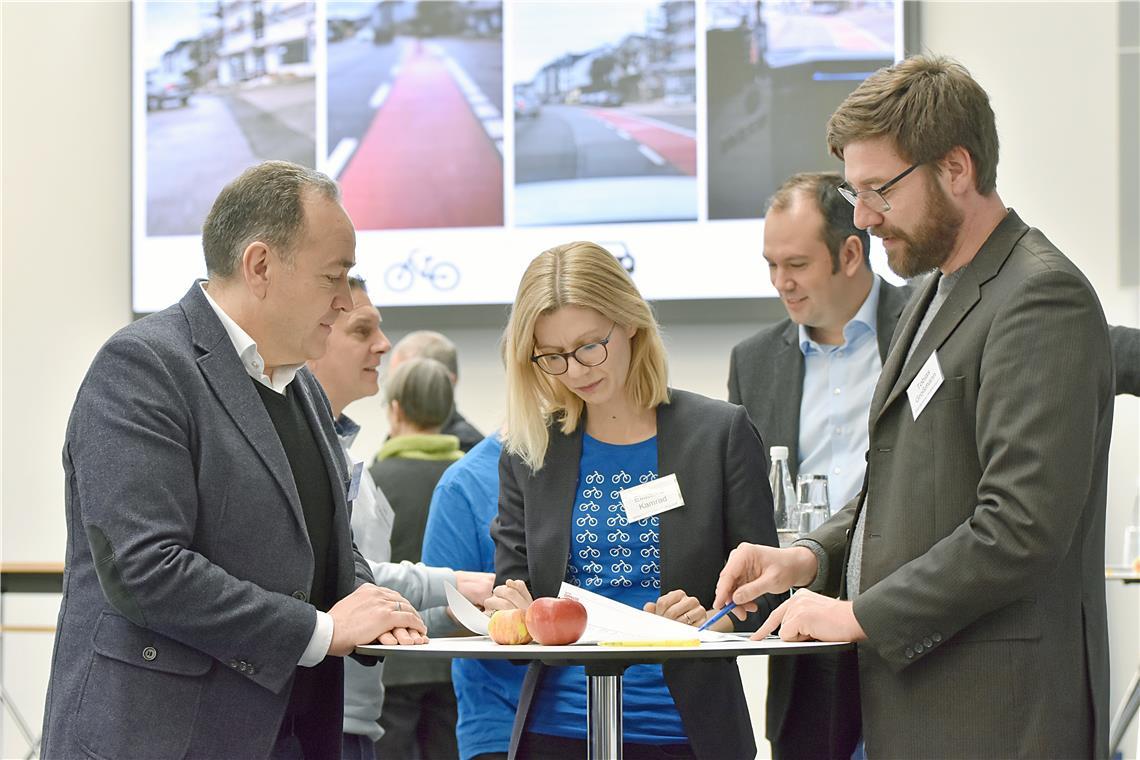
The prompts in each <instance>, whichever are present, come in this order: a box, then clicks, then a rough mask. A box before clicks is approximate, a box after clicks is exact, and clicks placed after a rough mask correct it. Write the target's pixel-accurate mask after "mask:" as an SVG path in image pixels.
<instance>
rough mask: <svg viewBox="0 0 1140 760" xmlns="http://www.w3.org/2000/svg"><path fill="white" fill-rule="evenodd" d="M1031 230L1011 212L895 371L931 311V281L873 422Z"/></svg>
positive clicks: (934, 284)
mask: <svg viewBox="0 0 1140 760" xmlns="http://www.w3.org/2000/svg"><path fill="white" fill-rule="evenodd" d="M1028 230H1029V227H1027V226H1026V224H1025V223H1024V222H1022V221H1021V219H1020V218H1019V217H1018V216H1017V214H1016V213H1015V212H1014V211H1012V210H1010V211H1009V212H1007V213H1006V216H1005V218H1004V219H1003V220H1002V221H1001V222H1000V223H999V224H998V226H997V227H995V228H994V231H993V232H992V233H990V236H989V237H988V238H987V239H986V242H985V243H983V244H982V247H981V248H980V249H979V250H978V253H977V255H976V256H974V259H973V261H971V262H970V263H969V264H967V265H966V268H965V269H964V270H963V271H962V278H961V279H960V280H958V283H957V284H956V285H955V286H954V289H953V290H952V291H951V292H950V295H949V296H948V297H947V299H946V301H945V302H944V303H943V304H942V307H941V308H940V309H939V310H938V313H937V314H936V315H935V316H934V319H933V320H932V321H931V322H930V326H929V327H927V329H926V332H925V333H924V334H923V336H922V339H921V340H920V341H919V343H918V346H917V347H916V348H915V350H914V352H913V353H912V354H911V357H910V361H907V362H906V363H905V366H902V367H901V369H898V370H896V369H895V365H899V364H902V363H903V360H904V359H905V358H906V354H907V352H908V349H909V348H910V344H911V342H912V341H913V340H914V333H915V332H916V331H917V330H918V325H919V323H921V322H922V317H923V315H924V314H925V313H926V310H927V308H929V306H930V301H931V299H932V298H933V296H934V292H935V290H936V289H937V283H938V280H939V278H937V277H931V278H930V280H931V281H930V282H929V283H927V285H926V287H925V288H924V290H923V292H922V297H921V298H919V299H917V301H916V303H917V304H919V305H921V308H916V309H914V310H913V311H912V312H911V313H910V317H909V319H908V320H907V324H906V327H905V328H904V329H905V332H904V333H903V334H902V335H901V336H900V338H899V341H898V342H897V343H896V344H895V346H894V350H893V352H892V354H891V356H890V357H889V362H890V364H891V365H892V371H893V372H894V371H897V372H898V377H897V378H895V379H893V380H892V381H891V382H890V383H889V385H886V386H885V387H886V388H887V389H889V392H887V393H886V396H885V397H884V398H882V403H881V404H878V403H876V402H878V401H879V400H880V399H879V396H880V392H881V391H883V390H884V383H882V382H880V383H879V385H878V386H877V387H876V388H875V399H873V400H872V402H871V409H872V414H873V416H872V420H875V419H878V417H879V416H880V415H882V413H883V412H884V411H885V410H886V409H887V407H889V406H890V405H891V404H893V403H894V402H895V400H896V399H898V398H899V396H901V395H902V393H903V391H904V390H906V388H907V387H909V386H910V383H911V381H913V380H914V378H915V376H916V375H918V372H919V370H920V369H921V368H922V365H923V364H925V363H926V361H927V360H928V359H929V358H930V355H931V354H932V353H933V352H934V351H937V350H938V348H940V347H941V346H942V344H943V343H945V342H946V339H947V338H949V337H950V335H951V334H952V333H953V332H954V330H955V329H956V328H957V327H958V325H959V324H961V322H962V320H963V319H965V317H966V315H967V314H969V313H970V310H971V309H973V308H974V305H975V304H977V302H978V301H979V300H980V299H981V288H982V285H983V284H985V283H986V282H988V281H989V280H990V279H992V278H993V277H994V276H995V275H996V274H997V273H998V271H1000V270H1001V267H1002V265H1003V264H1005V260H1006V259H1007V258H1009V254H1010V252H1011V251H1012V250H1013V247H1014V245H1016V244H1017V241H1018V240H1020V239H1021V237H1022V236H1023V235H1025V233H1026V232H1027V231H1028ZM893 372H892V375H888V374H887V368H886V367H883V377H884V378H890V377H893Z"/></svg>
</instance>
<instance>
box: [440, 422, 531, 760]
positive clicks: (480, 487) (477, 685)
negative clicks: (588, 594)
mask: <svg viewBox="0 0 1140 760" xmlns="http://www.w3.org/2000/svg"><path fill="white" fill-rule="evenodd" d="M502 451H503V442H502V440H501V439H500V438H499V434H498V433H497V432H496V433H494V434H493V435H490V436H488V437H486V438H484V439H483V440H482V441H480V442H479V443H478V444H476V445H475V447H474V448H472V449H471V451H470V452H469V453H468V454H467V455H466V456H464V457H463V458H462V459H460V460H459V461H458V462H456V463H455V464H453V465H451V466H450V467H448V468H447V470H446V471H444V473H443V477H441V478H440V480H439V483H438V484H436V487H435V492H434V493H433V494H432V498H431V507H430V509H429V512H428V521H427V528H426V529H425V530H424V546H423V555H422V557H421V558H422V560H423V561H424V562H425V563H430V564H434V563H441V565H442V566H444V567H451V568H455V569H456V570H468V571H483V572H492V573H493V572H494V571H495V544H494V541H492V540H491V520H493V519H494V518H495V515H496V514H498V511H499V456H500V455H501V454H502ZM525 672H526V670H525V668H523V667H522V666H519V665H512V664H510V663H509V662H506V661H504V660H460V659H456V660H453V661H452V663H451V683H452V686H453V687H454V689H455V698H456V701H457V702H458V704H459V722H458V724H457V726H456V731H455V732H456V738H457V739H458V741H459V756H460V758H462V760H492V759H493V758H505V757H506V756H507V748H508V746H509V745H510V741H511V723H512V722H513V721H514V719H515V708H516V707H517V706H518V701H519V687H520V686H521V685H522V679H523V675H524V673H525Z"/></svg>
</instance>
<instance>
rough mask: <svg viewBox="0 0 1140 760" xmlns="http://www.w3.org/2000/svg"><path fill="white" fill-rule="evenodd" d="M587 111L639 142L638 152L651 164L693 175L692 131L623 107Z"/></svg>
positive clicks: (693, 148)
mask: <svg viewBox="0 0 1140 760" xmlns="http://www.w3.org/2000/svg"><path fill="white" fill-rule="evenodd" d="M589 112H590V115H591V116H593V117H594V118H595V119H597V120H598V121H600V122H602V123H610V124H613V125H614V126H615V127H616V128H617V134H618V135H619V136H621V137H623V138H624V139H627V140H632V141H633V142H634V143H636V144H637V145H639V146H640V147H639V148H638V150H639V151H640V152H641V154H642V155H643V156H645V157H646V158H647V159H649V160H650V161H652V162H653V163H654V164H656V165H658V166H663V165H665V164H668V165H671V166H673V167H674V168H675V169H676V170H677V171H679V172H680V173H681V174H684V175H687V176H690V177H695V176H697V149H696V137H695V135H694V133H693V132H692V131H690V130H686V129H683V128H680V127H675V126H674V125H668V126H666V125H665V124H663V123H662V122H660V121H658V120H657V119H651V118H647V117H644V116H641V115H638V114H635V113H631V112H629V111H626V110H624V109H611V108H591V109H589ZM642 148H644V149H645V150H642ZM646 151H649V152H646ZM650 154H652V155H650Z"/></svg>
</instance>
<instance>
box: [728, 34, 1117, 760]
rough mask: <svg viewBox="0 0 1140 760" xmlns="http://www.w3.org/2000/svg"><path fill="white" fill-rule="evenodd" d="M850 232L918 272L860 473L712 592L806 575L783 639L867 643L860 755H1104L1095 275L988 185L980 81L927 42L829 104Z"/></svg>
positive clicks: (986, 115) (745, 596) (878, 391)
mask: <svg viewBox="0 0 1140 760" xmlns="http://www.w3.org/2000/svg"><path fill="white" fill-rule="evenodd" d="M827 137H828V144H829V146H830V148H831V151H832V153H833V154H834V155H835V156H836V157H838V158H840V159H842V160H843V161H844V169H845V175H846V183H845V185H844V187H843V194H844V196H845V197H847V199H848V200H849V201H850V202H852V203H853V204H854V220H855V224H856V226H858V227H860V228H863V229H867V230H868V231H869V232H870V233H871V234H872V235H875V236H877V237H879V238H881V239H882V241H883V245H884V247H885V248H886V251H887V256H888V260H889V263H890V265H891V267H892V269H894V270H895V271H896V272H898V273H899V274H901V275H904V276H908V277H911V276H916V275H920V274H925V273H927V272H929V275H927V276H926V277H925V279H924V280H923V281H922V282H921V283H919V284H918V292H917V293H916V295H915V297H914V298H913V299H912V300H911V302H910V303H909V304H908V305H907V308H906V309H905V310H904V311H903V313H902V315H901V317H900V318H899V327H898V329H897V330H896V333H895V335H894V338H893V341H892V344H891V350H890V353H889V354H888V356H887V359H886V361H885V362H884V363H883V369H882V373H881V374H880V377H879V381H878V384H877V386H876V388H875V392H874V395H873V397H872V401H871V409H870V416H869V420H870V426H869V430H868V437H869V446H868V452H867V473H866V476H865V480H864V485H863V488H862V490H861V492H860V494H859V496H857V497H856V498H855V499H853V500H852V501H851V502H850V503H849V504H848V505H847V506H846V507H845V508H844V509H843V510H842V511H841V512H840V513H839V514H837V515H836V516H835V517H833V518H832V519H831V520H830V521H829V522H827V523H826V524H825V525H824V526H822V527H821V528H820V529H818V530H816V531H814V532H813V533H811V534H809V535H808V536H806V537H805V538H803V539H801V540H800V541H798V542H796V544H795V545H793V546H792V547H789V548H787V549H773V548H771V547H762V546H742V547H740V548H738V549H737V550H736V551H735V552H733V555H732V557H730V559H729V562H728V564H727V565H726V567H725V569H724V571H723V572H722V573H721V577H720V580H719V583H718V586H717V598H716V602H715V603H714V606H718V607H719V606H722V605H724V604H726V603H727V602H728V601H729V600H730V599H731V600H734V601H736V602H737V603H738V604H741V605H742V607H738V608H737V610H736V611H734V612H737V611H739V612H744V611H746V610H748V609H750V608H751V605H750V604H748V602H749V601H750V600H752V599H754V598H756V597H757V596H758V595H760V594H764V593H772V592H781V591H785V590H787V589H788V588H789V587H791V586H796V587H807V589H810V590H801V591H800V592H799V593H797V594H796V595H795V596H793V597H792V598H791V599H790V600H789V601H788V602H787V603H785V604H783V605H781V606H780V607H779V608H778V609H777V610H776V611H775V612H773V613H772V615H771V616H770V618H769V619H768V621H767V622H766V623H765V624H764V625H763V626H761V628H760V629H759V631H758V632H757V636H763V635H766V634H767V633H769V632H771V631H773V630H775V629H776V627H777V626H780V635H781V637H783V638H784V639H787V640H802V639H819V640H830V641H839V640H853V641H856V642H858V671H859V682H860V700H861V703H862V711H863V715H862V723H863V736H864V740H865V742H866V751H867V755H868V757H871V758H876V757H916V756H931V755H934V756H947V757H974V758H980V757H1106V756H1107V755H1108V683H1109V674H1108V633H1107V615H1106V604H1105V590H1104V568H1103V565H1104V522H1105V498H1106V491H1107V466H1108V446H1109V440H1110V437H1111V430H1112V412H1113V365H1112V353H1111V348H1110V343H1109V333H1108V329H1107V325H1106V324H1105V319H1104V314H1103V312H1102V310H1101V307H1100V303H1099V301H1098V300H1097V297H1096V294H1095V293H1094V292H1093V289H1092V286H1091V285H1090V284H1089V282H1088V280H1087V279H1086V278H1085V276H1084V275H1083V274H1082V273H1081V272H1080V271H1079V270H1078V269H1077V267H1076V266H1074V265H1073V263H1072V262H1071V261H1069V259H1068V258H1066V257H1065V256H1064V254H1062V253H1061V252H1060V251H1059V250H1057V248H1056V246H1054V245H1053V244H1052V243H1050V242H1049V240H1048V239H1047V238H1046V237H1045V236H1044V235H1043V234H1042V233H1041V232H1040V231H1038V230H1036V229H1033V228H1031V227H1029V226H1028V225H1027V224H1025V223H1024V222H1023V221H1021V219H1020V218H1019V217H1018V215H1017V214H1016V212H1014V211H1013V210H1011V209H1007V208H1006V206H1005V204H1004V203H1003V202H1002V199H1001V198H1000V197H999V196H998V194H997V190H996V175H997V160H998V140H997V130H996V128H995V125H994V115H993V111H992V110H991V108H990V104H989V98H988V96H987V95H986V93H985V91H984V90H983V89H982V88H981V87H980V86H979V85H978V83H977V82H975V81H974V80H973V78H971V76H970V75H969V73H968V72H967V71H966V70H965V68H963V67H962V66H961V65H959V64H957V63H955V62H953V61H951V60H949V59H946V58H938V57H925V56H916V57H912V58H908V59H906V60H905V61H902V62H901V63H899V64H897V65H895V66H892V67H890V68H887V69H883V70H881V71H879V72H877V73H876V74H874V75H873V76H871V77H870V78H868V79H867V80H866V81H865V82H864V83H863V84H861V85H860V86H859V87H858V88H857V89H856V90H855V91H854V92H853V93H852V94H851V95H850V96H849V97H848V98H847V99H846V100H845V101H844V102H843V104H842V105H841V106H840V107H839V109H838V110H837V111H836V112H835V114H833V115H832V117H831V120H830V121H829V123H828V129H827Z"/></svg>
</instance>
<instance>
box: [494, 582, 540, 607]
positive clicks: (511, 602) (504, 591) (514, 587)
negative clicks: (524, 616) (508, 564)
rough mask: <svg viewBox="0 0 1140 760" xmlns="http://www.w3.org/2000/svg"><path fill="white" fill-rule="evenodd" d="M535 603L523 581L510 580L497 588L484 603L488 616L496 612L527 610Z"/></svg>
mask: <svg viewBox="0 0 1140 760" xmlns="http://www.w3.org/2000/svg"><path fill="white" fill-rule="evenodd" d="M532 601H534V599H533V598H531V595H530V589H528V588H527V587H526V583H524V582H523V581H516V580H508V581H507V582H506V583H504V584H503V585H501V586H495V588H494V590H493V591H492V592H491V596H489V597H487V599H486V600H485V601H484V602H483V610H484V612H486V613H487V614H488V615H490V614H492V613H494V612H495V611H496V610H525V609H526V608H527V607H529V606H530V603H531V602H532Z"/></svg>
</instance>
